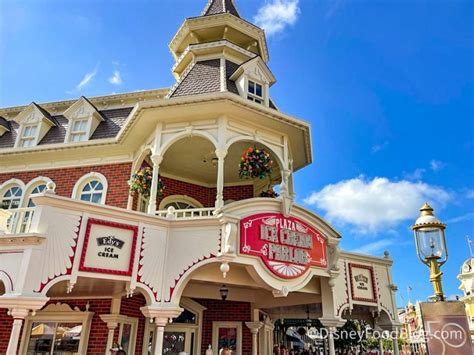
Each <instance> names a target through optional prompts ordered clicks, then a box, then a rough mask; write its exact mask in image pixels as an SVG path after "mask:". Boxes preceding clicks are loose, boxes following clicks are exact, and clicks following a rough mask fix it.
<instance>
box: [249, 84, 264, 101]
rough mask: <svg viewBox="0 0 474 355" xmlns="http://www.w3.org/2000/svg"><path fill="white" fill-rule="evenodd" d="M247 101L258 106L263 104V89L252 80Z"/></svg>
mask: <svg viewBox="0 0 474 355" xmlns="http://www.w3.org/2000/svg"><path fill="white" fill-rule="evenodd" d="M247 99H249V100H250V101H253V102H256V103H257V104H261V103H263V101H264V100H263V87H262V85H261V84H258V83H256V82H254V81H252V80H249V81H248V89H247Z"/></svg>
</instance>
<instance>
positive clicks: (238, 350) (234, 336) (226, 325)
mask: <svg viewBox="0 0 474 355" xmlns="http://www.w3.org/2000/svg"><path fill="white" fill-rule="evenodd" d="M212 344H213V349H216V353H217V354H220V353H221V351H222V350H224V349H226V348H227V349H229V350H230V353H231V354H232V355H240V354H242V323H240V322H213V323H212Z"/></svg>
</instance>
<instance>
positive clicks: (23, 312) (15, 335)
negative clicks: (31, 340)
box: [6, 308, 28, 355]
mask: <svg viewBox="0 0 474 355" xmlns="http://www.w3.org/2000/svg"><path fill="white" fill-rule="evenodd" d="M10 315H11V316H12V317H13V325H12V330H11V332H10V341H9V342H8V348H7V352H6V355H15V354H16V353H17V351H16V350H17V349H18V341H19V339H20V333H21V326H22V324H23V319H25V317H26V316H27V315H28V310H27V309H21V308H20V309H18V308H14V309H12V310H11V311H10Z"/></svg>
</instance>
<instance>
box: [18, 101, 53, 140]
mask: <svg viewBox="0 0 474 355" xmlns="http://www.w3.org/2000/svg"><path fill="white" fill-rule="evenodd" d="M15 121H16V122H17V123H18V124H19V125H20V126H19V128H18V135H17V138H16V142H15V146H16V147H18V148H31V147H34V146H36V145H38V144H39V143H40V142H41V140H42V139H43V137H44V136H45V135H46V133H48V131H49V129H50V128H51V127H53V126H56V125H57V122H56V120H55V119H54V118H53V117H51V116H50V114H49V113H48V112H47V111H46V110H44V109H43V108H42V107H41V106H39V105H37V104H35V103H34V102H33V103H31V104H30V105H29V106H28V107H27V108H25V109H24V110H23V111H21V112H20V113H19V114H18V116H17V117H16V118H15Z"/></svg>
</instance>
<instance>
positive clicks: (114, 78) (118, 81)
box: [109, 69, 123, 85]
mask: <svg viewBox="0 0 474 355" xmlns="http://www.w3.org/2000/svg"><path fill="white" fill-rule="evenodd" d="M122 82H123V81H122V76H121V75H120V71H119V70H118V69H115V70H114V75H112V76H111V77H110V78H109V83H111V84H113V85H121V84H122Z"/></svg>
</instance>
